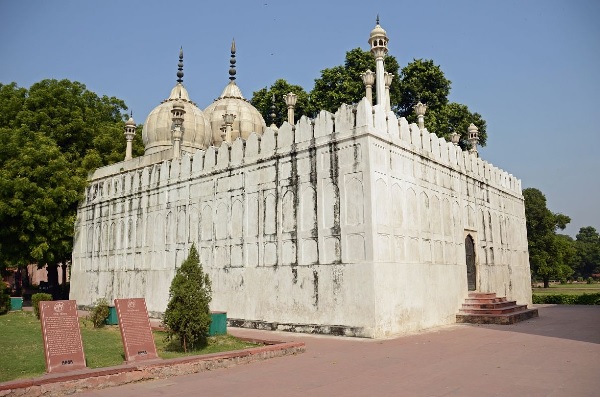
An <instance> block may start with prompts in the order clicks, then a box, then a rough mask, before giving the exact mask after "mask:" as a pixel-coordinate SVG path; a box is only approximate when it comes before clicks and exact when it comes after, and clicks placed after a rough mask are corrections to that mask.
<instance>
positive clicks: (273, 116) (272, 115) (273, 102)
mask: <svg viewBox="0 0 600 397" xmlns="http://www.w3.org/2000/svg"><path fill="white" fill-rule="evenodd" d="M276 111H277V108H276V107H275V93H273V96H272V97H271V114H270V115H269V116H271V123H272V125H275V119H276V118H277V113H275V112H276Z"/></svg>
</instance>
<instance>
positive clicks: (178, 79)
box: [177, 47, 183, 84]
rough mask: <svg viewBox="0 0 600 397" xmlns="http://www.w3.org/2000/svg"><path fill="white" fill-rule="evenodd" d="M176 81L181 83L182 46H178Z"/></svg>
mask: <svg viewBox="0 0 600 397" xmlns="http://www.w3.org/2000/svg"><path fill="white" fill-rule="evenodd" d="M177 82H178V83H179V84H181V83H183V47H180V48H179V63H178V64H177Z"/></svg>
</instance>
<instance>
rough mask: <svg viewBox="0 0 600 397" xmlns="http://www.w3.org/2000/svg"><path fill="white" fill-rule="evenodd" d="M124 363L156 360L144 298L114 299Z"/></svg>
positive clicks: (156, 355)
mask: <svg viewBox="0 0 600 397" xmlns="http://www.w3.org/2000/svg"><path fill="white" fill-rule="evenodd" d="M115 308H116V309H117V316H118V317H119V328H120V330H121V338H122V339H123V347H124V349H125V361H127V362H134V361H140V360H151V359H156V358H158V354H156V345H155V344H154V336H153V335H152V328H151V327H150V319H149V318H148V310H147V309H146V300H145V299H144V298H133V299H115Z"/></svg>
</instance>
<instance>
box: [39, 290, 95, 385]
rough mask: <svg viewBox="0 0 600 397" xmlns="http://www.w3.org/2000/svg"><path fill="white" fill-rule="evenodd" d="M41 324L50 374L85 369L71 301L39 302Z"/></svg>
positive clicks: (74, 307) (77, 320)
mask: <svg viewBox="0 0 600 397" xmlns="http://www.w3.org/2000/svg"><path fill="white" fill-rule="evenodd" d="M39 308H40V320H41V323H42V336H43V338H44V354H45V356H46V357H45V358H46V370H47V371H48V372H49V373H56V372H67V371H73V370H76V369H82V368H85V355H84V353H83V343H82V341H81V330H80V329H79V318H78V316H77V303H76V302H75V301H74V300H72V301H71V300H63V301H41V302H40V306H39Z"/></svg>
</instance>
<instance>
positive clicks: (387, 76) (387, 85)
mask: <svg viewBox="0 0 600 397" xmlns="http://www.w3.org/2000/svg"><path fill="white" fill-rule="evenodd" d="M393 78H394V75H393V74H392V73H388V72H385V74H384V79H385V110H387V111H388V112H389V111H390V110H392V105H391V104H390V87H391V86H392V79H393Z"/></svg>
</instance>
